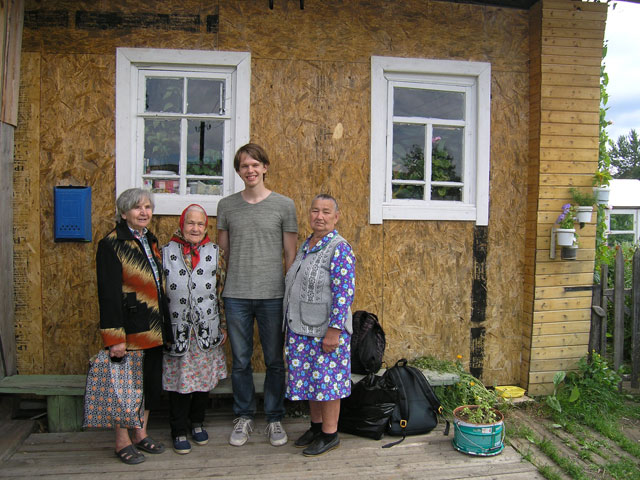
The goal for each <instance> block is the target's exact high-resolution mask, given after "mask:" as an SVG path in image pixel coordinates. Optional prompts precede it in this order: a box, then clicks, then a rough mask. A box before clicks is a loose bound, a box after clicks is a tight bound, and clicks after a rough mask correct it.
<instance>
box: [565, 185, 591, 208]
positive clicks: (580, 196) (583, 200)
mask: <svg viewBox="0 0 640 480" xmlns="http://www.w3.org/2000/svg"><path fill="white" fill-rule="evenodd" d="M569 192H570V193H571V197H572V198H573V201H574V203H576V204H577V205H580V206H583V207H591V206H593V205H595V203H596V196H595V194H594V193H593V190H591V191H589V192H587V193H584V192H581V191H580V190H578V189H577V188H574V187H571V188H570V189H569Z"/></svg>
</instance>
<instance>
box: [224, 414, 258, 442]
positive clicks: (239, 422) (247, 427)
mask: <svg viewBox="0 0 640 480" xmlns="http://www.w3.org/2000/svg"><path fill="white" fill-rule="evenodd" d="M233 423H234V425H235V426H234V427H233V432H231V436H230V437H229V443H230V444H231V445H233V446H234V447H241V446H242V445H244V444H245V443H247V440H249V434H250V433H251V432H253V420H251V419H250V418H248V417H238V418H236V419H235V420H234V421H233Z"/></svg>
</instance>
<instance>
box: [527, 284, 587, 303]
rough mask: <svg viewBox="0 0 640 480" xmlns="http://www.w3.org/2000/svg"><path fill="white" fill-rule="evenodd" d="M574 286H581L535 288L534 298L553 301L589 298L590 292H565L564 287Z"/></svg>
mask: <svg viewBox="0 0 640 480" xmlns="http://www.w3.org/2000/svg"><path fill="white" fill-rule="evenodd" d="M589 285H591V283H588V284H587V285H584V286H589ZM574 286H582V285H562V286H556V287H537V288H535V296H536V298H537V299H539V300H542V299H553V298H567V297H569V296H571V297H589V298H591V295H592V292H591V290H585V291H577V292H567V291H566V287H574Z"/></svg>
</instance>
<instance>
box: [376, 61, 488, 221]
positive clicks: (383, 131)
mask: <svg viewBox="0 0 640 480" xmlns="http://www.w3.org/2000/svg"><path fill="white" fill-rule="evenodd" d="M394 74H402V75H410V74H418V75H452V76H459V77H472V78H473V79H474V80H475V82H476V84H477V90H476V92H477V94H476V102H475V103H476V104H475V105H473V106H472V107H473V109H474V110H475V112H476V115H477V117H476V127H477V128H476V131H475V154H476V161H475V165H474V168H475V177H476V178H475V185H474V187H475V188H472V189H471V190H472V191H473V190H475V192H474V193H475V199H469V203H465V204H459V203H458V204H453V203H452V202H446V203H444V202H442V203H441V204H440V205H437V204H436V205H434V204H433V203H430V204H429V206H425V203H426V202H421V203H420V204H411V202H402V201H393V202H385V191H386V188H387V181H388V178H387V175H386V169H387V122H388V120H389V116H388V109H389V101H388V88H387V86H388V82H389V81H391V77H394ZM490 132H491V64H490V63H486V62H466V61H455V60H427V59H420V58H395V57H377V56H373V57H371V178H370V182H371V186H370V189H371V190H370V211H369V222H370V223H372V224H381V223H382V221H383V220H459V221H475V222H476V224H477V225H487V224H488V222H489V157H490Z"/></svg>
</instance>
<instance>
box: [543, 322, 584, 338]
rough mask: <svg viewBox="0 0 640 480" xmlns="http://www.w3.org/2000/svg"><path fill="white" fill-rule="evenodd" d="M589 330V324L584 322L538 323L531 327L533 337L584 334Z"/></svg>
mask: <svg viewBox="0 0 640 480" xmlns="http://www.w3.org/2000/svg"><path fill="white" fill-rule="evenodd" d="M590 330H591V322H590V321H588V320H584V321H581V322H557V323H538V324H536V325H534V326H533V335H534V336H535V335H537V336H542V335H568V334H570V333H586V334H589V331H590Z"/></svg>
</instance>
